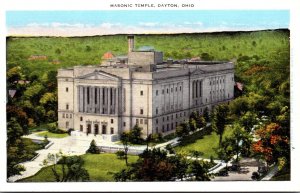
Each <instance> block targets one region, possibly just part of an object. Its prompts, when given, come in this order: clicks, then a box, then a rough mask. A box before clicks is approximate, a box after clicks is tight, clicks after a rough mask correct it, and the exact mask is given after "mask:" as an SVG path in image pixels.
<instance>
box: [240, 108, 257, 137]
mask: <svg viewBox="0 0 300 193" xmlns="http://www.w3.org/2000/svg"><path fill="white" fill-rule="evenodd" d="M239 121H240V123H241V125H242V126H243V127H244V128H245V129H246V131H248V132H251V130H252V128H253V126H254V125H255V124H257V122H258V121H257V115H256V114H255V113H254V112H251V111H247V112H246V113H245V114H244V115H243V116H242V117H241V118H240V120H239Z"/></svg>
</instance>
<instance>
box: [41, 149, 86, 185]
mask: <svg viewBox="0 0 300 193" xmlns="http://www.w3.org/2000/svg"><path fill="white" fill-rule="evenodd" d="M49 163H50V164H53V165H52V166H51V170H52V173H53V175H54V177H55V180H56V182H72V181H76V182H78V181H82V182H86V181H89V173H88V172H87V170H86V169H85V168H84V167H83V165H84V160H83V159H82V158H81V157H80V156H70V157H66V156H64V155H63V154H62V153H61V152H60V153H58V154H48V157H47V159H45V160H44V165H48V164H49ZM58 164H59V165H61V167H57V165H58ZM59 168H61V170H60V171H59Z"/></svg>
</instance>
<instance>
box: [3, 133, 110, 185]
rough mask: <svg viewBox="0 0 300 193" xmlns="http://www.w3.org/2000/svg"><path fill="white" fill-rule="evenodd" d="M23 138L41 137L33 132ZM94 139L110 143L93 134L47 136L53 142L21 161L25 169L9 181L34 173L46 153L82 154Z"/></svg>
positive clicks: (41, 163)
mask: <svg viewBox="0 0 300 193" xmlns="http://www.w3.org/2000/svg"><path fill="white" fill-rule="evenodd" d="M24 137H25V138H30V139H36V140H43V139H44V138H43V137H39V136H37V135H36V133H35V134H31V135H28V136H24ZM93 139H95V140H96V143H97V144H105V145H111V144H112V143H111V142H108V141H103V140H101V139H100V138H99V137H97V136H96V137H95V136H93V135H89V136H68V137H65V138H48V140H49V141H50V143H51V142H53V145H51V146H50V147H49V148H48V149H41V150H38V151H37V153H38V154H39V155H38V156H37V158H36V159H34V160H33V161H27V162H24V163H21V165H23V166H24V167H25V168H26V171H24V172H22V173H21V175H15V176H12V177H10V178H9V179H8V181H9V182H15V181H17V180H19V179H22V178H26V177H29V176H32V175H34V174H36V173H37V172H38V171H39V170H40V169H41V168H42V167H43V161H44V160H45V159H47V156H48V154H49V153H50V154H56V153H59V152H60V151H61V152H62V153H63V154H64V155H68V156H71V155H82V154H85V152H86V150H87V149H88V148H89V146H90V143H91V141H92V140H93Z"/></svg>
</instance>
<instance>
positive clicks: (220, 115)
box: [212, 104, 229, 146]
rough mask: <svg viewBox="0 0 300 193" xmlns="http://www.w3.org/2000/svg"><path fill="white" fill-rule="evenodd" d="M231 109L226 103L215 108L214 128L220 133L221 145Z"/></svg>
mask: <svg viewBox="0 0 300 193" xmlns="http://www.w3.org/2000/svg"><path fill="white" fill-rule="evenodd" d="M228 112H229V109H228V106H227V105H226V104H222V105H218V106H217V107H215V109H214V110H213V118H212V128H213V130H214V131H215V132H216V133H217V134H218V135H219V146H221V144H222V137H223V133H224V130H225V125H226V123H227V115H228Z"/></svg>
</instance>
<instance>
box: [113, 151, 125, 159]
mask: <svg viewBox="0 0 300 193" xmlns="http://www.w3.org/2000/svg"><path fill="white" fill-rule="evenodd" d="M115 154H116V156H117V157H118V159H125V152H124V151H117V152H116V153H115Z"/></svg>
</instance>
